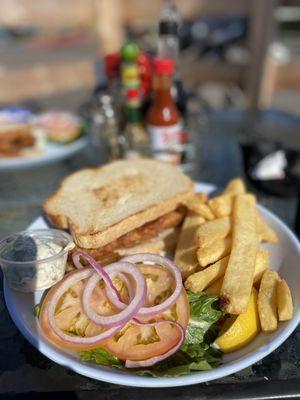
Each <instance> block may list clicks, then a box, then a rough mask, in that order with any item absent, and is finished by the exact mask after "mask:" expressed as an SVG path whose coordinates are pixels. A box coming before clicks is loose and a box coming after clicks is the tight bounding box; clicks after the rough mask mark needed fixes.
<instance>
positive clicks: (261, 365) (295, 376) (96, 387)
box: [0, 117, 300, 400]
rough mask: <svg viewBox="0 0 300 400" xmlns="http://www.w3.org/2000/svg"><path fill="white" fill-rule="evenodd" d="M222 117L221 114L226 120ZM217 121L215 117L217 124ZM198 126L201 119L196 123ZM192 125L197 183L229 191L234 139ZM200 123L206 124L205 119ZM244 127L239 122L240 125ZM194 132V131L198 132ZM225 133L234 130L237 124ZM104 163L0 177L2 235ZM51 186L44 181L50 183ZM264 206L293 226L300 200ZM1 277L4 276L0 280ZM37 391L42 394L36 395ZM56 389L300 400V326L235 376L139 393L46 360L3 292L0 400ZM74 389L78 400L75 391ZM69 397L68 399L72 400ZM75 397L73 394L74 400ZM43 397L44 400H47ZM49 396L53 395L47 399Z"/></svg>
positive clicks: (235, 158) (236, 159) (236, 151)
mask: <svg viewBox="0 0 300 400" xmlns="http://www.w3.org/2000/svg"><path fill="white" fill-rule="evenodd" d="M222 118H223V117H222ZM214 121H216V119H215V120H214ZM198 122H199V121H198ZM198 122H197V121H196V123H195V124H194V125H193V130H195V129H196V131H197V127H199V129H200V130H202V132H201V133H199V132H196V134H197V141H196V142H197V162H196V165H195V170H194V172H193V173H192V176H193V178H195V179H197V180H201V181H204V182H210V183H213V184H215V185H217V186H220V187H222V186H224V185H225V184H226V182H227V181H228V180H230V179H231V178H233V177H236V176H243V175H244V171H243V166H242V165H243V163H242V159H241V157H242V156H241V151H240V147H239V144H238V139H237V136H236V135H229V134H227V133H226V134H224V132H222V129H221V128H220V126H222V123H221V125H218V123H217V122H216V123H214V126H212V124H211V121H210V129H207V121H206V122H205V127H206V128H205V129H204V128H203V126H204V125H203V126H202V127H201V123H198ZM202 122H203V121H202ZM239 123H240V122H239ZM195 127H196V128H195ZM227 129H229V130H230V129H237V126H236V122H232V125H231V128H230V124H228V125H227ZM97 162H99V160H97V155H96V154H95V152H94V153H91V151H90V150H86V151H83V152H82V153H81V154H78V155H77V156H75V157H73V158H72V159H70V160H66V161H63V162H60V163H57V164H52V165H49V166H44V167H39V168H36V169H28V170H22V171H14V172H0V188H1V195H0V237H3V236H4V235H6V234H9V233H11V232H14V231H19V230H22V229H24V228H26V226H28V224H29V223H30V222H32V221H33V220H34V219H35V218H36V217H38V216H39V215H40V213H41V203H42V202H43V200H44V199H45V198H46V197H47V196H49V195H50V194H51V193H52V192H53V191H54V190H55V189H56V188H57V186H58V184H59V182H60V181H61V179H62V178H63V177H64V176H66V175H68V174H69V173H70V172H72V171H75V170H77V169H79V168H81V167H83V166H88V165H95V164H97ZM45 182H46V184H45ZM256 194H257V195H258V198H259V201H260V203H262V204H264V205H266V206H267V207H268V208H270V209H271V210H272V211H274V212H275V213H276V214H278V215H279V216H280V217H281V218H282V219H283V220H284V221H285V222H286V223H287V224H288V225H290V226H291V227H293V223H294V219H295V212H296V199H294V198H288V199H281V198H277V197H273V196H267V195H264V194H262V193H256ZM1 279H2V277H1ZM34 392H39V394H36V395H35V394H34ZM54 392H55V393H58V392H65V394H64V396H65V398H67V399H68V398H78V399H85V398H86V397H88V398H89V399H93V398H94V397H95V398H96V396H97V399H100V398H101V399H112V398H117V397H120V396H121V397H122V398H123V399H130V400H134V399H140V398H144V399H145V400H146V399H152V398H153V397H154V396H155V395H156V394H157V395H159V396H161V397H162V398H163V399H171V398H172V399H174V398H175V399H176V398H180V399H207V398H213V399H219V398H220V399H221V398H222V399H227V398H228V399H252V398H253V399H254V398H255V399H262V398H264V399H265V398H279V396H282V397H281V398H288V397H294V398H295V396H299V398H300V329H299V327H298V329H297V330H296V331H295V332H294V333H293V334H292V335H291V336H290V337H289V338H288V339H287V340H286V342H285V343H283V344H282V345H281V346H280V347H279V348H278V349H277V350H275V351H274V352H273V353H272V354H270V355H269V356H268V357H266V358H264V359H263V360H261V361H260V362H258V363H256V364H254V365H252V366H251V367H248V368H246V369H244V370H242V371H240V372H238V373H236V374H233V375H230V376H228V377H225V378H222V379H218V380H216V381H211V382H207V383H204V384H198V385H194V386H190V387H181V388H174V389H151V390H150V389H137V388H127V387H124V386H118V385H112V384H108V383H105V382H100V381H95V380H92V379H89V378H86V377H83V376H80V375H78V374H76V373H74V372H73V371H71V370H69V369H68V368H65V367H62V366H60V365H58V364H56V363H54V362H53V361H50V360H48V359H47V358H46V357H45V356H43V355H42V354H40V353H39V352H38V350H36V349H35V348H34V347H32V346H31V345H30V344H29V343H28V342H27V341H26V339H24V337H23V336H22V335H21V333H20V332H19V331H18V330H17V328H16V327H15V325H14V323H13V322H12V320H11V318H10V316H9V314H8V312H7V310H6V307H5V303H4V299H3V290H2V285H1V288H0V397H1V394H3V396H4V395H5V396H6V397H5V398H10V396H12V395H13V394H21V393H23V394H24V393H27V394H28V396H29V398H33V399H34V398H35V397H36V398H38V399H43V398H44V397H43V396H46V393H48V397H49V396H51V397H52V396H53V394H55V393H54ZM74 392H76V393H77V394H76V396H75V395H73V394H71V393H74ZM68 396H69V397H68ZM74 396H75V397H74ZM48 397H45V398H48ZM49 398H50V397H49Z"/></svg>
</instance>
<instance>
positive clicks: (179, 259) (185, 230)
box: [174, 211, 204, 278]
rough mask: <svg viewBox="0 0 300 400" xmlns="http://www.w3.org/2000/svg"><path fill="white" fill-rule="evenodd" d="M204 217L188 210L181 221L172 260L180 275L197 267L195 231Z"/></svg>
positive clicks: (185, 274)
mask: <svg viewBox="0 0 300 400" xmlns="http://www.w3.org/2000/svg"><path fill="white" fill-rule="evenodd" d="M203 222H204V219H203V218H202V217H201V216H200V215H197V214H195V213H193V212H192V211H189V212H188V214H187V216H186V217H185V220H184V222H183V225H182V228H181V231H180V235H179V239H178V244H177V248H176V251H175V257H174V262H175V264H176V265H177V267H178V268H179V269H180V271H181V274H182V277H183V278H186V277H187V276H189V275H190V274H192V273H193V272H194V271H195V269H196V268H197V267H198V260H197V255H196V253H197V247H198V246H197V243H196V240H195V239H196V232H197V229H198V227H199V225H200V224H202V223H203Z"/></svg>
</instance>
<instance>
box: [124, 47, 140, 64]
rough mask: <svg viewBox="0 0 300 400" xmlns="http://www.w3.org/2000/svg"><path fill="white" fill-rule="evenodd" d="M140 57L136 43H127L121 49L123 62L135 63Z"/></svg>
mask: <svg viewBox="0 0 300 400" xmlns="http://www.w3.org/2000/svg"><path fill="white" fill-rule="evenodd" d="M138 55H139V48H138V46H137V45H136V44H135V43H132V42H129V43H125V44H124V45H123V46H122V48H121V58H122V60H123V61H127V62H135V61H136V60H137V58H138Z"/></svg>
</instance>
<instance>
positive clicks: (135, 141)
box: [124, 88, 149, 158]
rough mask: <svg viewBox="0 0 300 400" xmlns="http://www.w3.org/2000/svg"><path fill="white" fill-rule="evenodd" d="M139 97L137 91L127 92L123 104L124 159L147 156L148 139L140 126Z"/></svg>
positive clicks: (132, 89) (130, 90)
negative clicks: (124, 122)
mask: <svg viewBox="0 0 300 400" xmlns="http://www.w3.org/2000/svg"><path fill="white" fill-rule="evenodd" d="M140 106H141V104H140V95H139V91H138V90H137V89H134V88H131V89H128V90H127V95H126V103H125V118H126V121H127V122H126V127H125V131H124V137H125V143H126V154H125V157H126V158H138V157H143V156H144V157H145V156H147V155H148V147H149V138H148V134H147V132H146V130H145V129H144V128H143V126H142V121H141V112H140Z"/></svg>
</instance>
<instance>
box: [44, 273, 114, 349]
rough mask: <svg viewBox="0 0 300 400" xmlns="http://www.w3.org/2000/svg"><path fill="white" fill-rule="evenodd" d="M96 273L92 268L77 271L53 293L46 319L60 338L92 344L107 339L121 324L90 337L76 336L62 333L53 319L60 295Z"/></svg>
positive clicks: (71, 341)
mask: <svg viewBox="0 0 300 400" xmlns="http://www.w3.org/2000/svg"><path fill="white" fill-rule="evenodd" d="M93 275H96V274H95V273H94V271H93V269H92V268H85V269H84V270H80V271H78V272H77V273H76V274H73V275H71V276H69V277H67V278H66V279H65V281H64V282H63V283H62V284H61V285H60V286H59V288H58V289H57V291H56V292H55V293H54V295H53V297H52V299H51V302H50V304H49V308H48V320H49V324H50V326H51V328H52V329H53V331H54V332H55V333H56V334H57V336H59V337H60V338H61V339H63V340H65V341H67V342H70V343H79V344H93V343H97V342H99V341H102V340H104V339H108V338H110V337H111V336H113V335H114V334H115V333H116V332H117V331H118V330H120V329H121V326H120V325H119V326H115V327H114V328H111V329H108V330H106V331H104V332H102V333H100V334H99V335H97V336H92V337H84V338H83V337H78V336H71V335H68V334H66V333H64V332H63V331H62V330H61V329H60V328H59V327H58V326H57V324H56V321H55V309H56V307H57V303H58V301H59V299H60V298H61V296H62V295H63V294H64V293H65V292H66V291H67V290H68V289H69V288H70V287H71V286H73V285H74V284H75V283H76V282H78V281H81V280H83V279H86V278H90V277H91V276H93Z"/></svg>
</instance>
